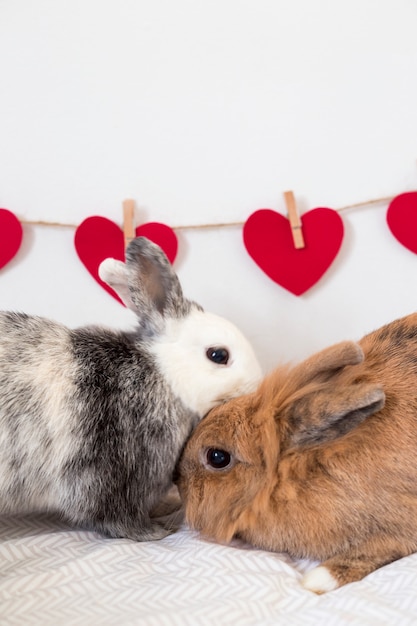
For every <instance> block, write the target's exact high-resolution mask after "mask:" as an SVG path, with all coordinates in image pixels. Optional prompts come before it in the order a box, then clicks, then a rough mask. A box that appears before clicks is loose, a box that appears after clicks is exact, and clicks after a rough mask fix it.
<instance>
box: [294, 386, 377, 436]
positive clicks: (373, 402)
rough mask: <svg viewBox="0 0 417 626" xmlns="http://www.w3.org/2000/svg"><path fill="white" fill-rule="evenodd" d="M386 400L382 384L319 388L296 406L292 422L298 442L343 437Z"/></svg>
mask: <svg viewBox="0 0 417 626" xmlns="http://www.w3.org/2000/svg"><path fill="white" fill-rule="evenodd" d="M384 403H385V394H384V392H383V390H382V388H381V387H380V386H377V385H371V384H356V385H349V386H347V387H344V386H341V387H340V389H338V388H337V387H335V388H334V389H331V390H329V391H328V390H323V389H322V390H318V391H316V392H313V393H311V394H307V395H306V396H304V397H302V398H300V399H299V400H298V401H296V402H295V403H294V405H293V406H292V409H291V412H290V414H289V416H288V423H289V426H290V428H291V430H292V435H291V437H290V438H291V442H292V444H294V445H306V444H310V445H312V444H317V443H323V442H325V441H331V440H333V439H337V438H338V437H342V436H343V435H345V434H346V433H348V432H349V431H350V430H352V429H353V428H355V427H356V426H358V425H359V424H360V423H361V422H363V420H364V419H365V418H366V417H368V416H369V415H372V414H373V413H376V412H377V411H379V410H380V409H381V408H382V407H383V406H384Z"/></svg>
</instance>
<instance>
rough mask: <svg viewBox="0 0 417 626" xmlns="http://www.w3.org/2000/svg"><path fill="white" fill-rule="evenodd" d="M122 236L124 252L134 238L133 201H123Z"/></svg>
mask: <svg viewBox="0 0 417 626" xmlns="http://www.w3.org/2000/svg"><path fill="white" fill-rule="evenodd" d="M123 234H124V240H125V250H126V248H127V246H128V245H129V243H130V242H131V241H132V239H134V238H135V237H136V232H135V203H134V201H133V200H124V201H123Z"/></svg>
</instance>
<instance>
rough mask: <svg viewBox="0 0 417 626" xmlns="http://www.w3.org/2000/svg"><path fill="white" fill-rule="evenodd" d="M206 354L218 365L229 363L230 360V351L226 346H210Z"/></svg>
mask: <svg viewBox="0 0 417 626" xmlns="http://www.w3.org/2000/svg"><path fill="white" fill-rule="evenodd" d="M206 356H207V358H208V359H209V360H210V361H213V363H217V365H227V363H228V361H229V351H228V350H227V349H226V348H208V349H207V350H206Z"/></svg>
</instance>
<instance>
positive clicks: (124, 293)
mask: <svg viewBox="0 0 417 626" xmlns="http://www.w3.org/2000/svg"><path fill="white" fill-rule="evenodd" d="M98 275H99V276H100V278H101V280H102V281H103V282H105V283H106V284H107V285H109V287H111V288H112V289H113V290H114V291H115V292H116V293H117V295H118V296H119V298H120V299H121V301H122V302H123V304H125V305H126V306H127V308H128V309H131V310H132V311H135V313H139V311H138V310H137V308H136V306H135V305H134V303H133V301H132V298H131V296H130V289H129V285H128V282H127V270H126V266H125V264H124V263H123V262H122V261H117V260H116V259H105V260H104V261H102V262H101V263H100V266H99V268H98Z"/></svg>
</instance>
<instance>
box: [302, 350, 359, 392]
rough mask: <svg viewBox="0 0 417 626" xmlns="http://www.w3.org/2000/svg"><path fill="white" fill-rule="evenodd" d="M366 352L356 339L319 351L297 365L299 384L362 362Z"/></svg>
mask: <svg viewBox="0 0 417 626" xmlns="http://www.w3.org/2000/svg"><path fill="white" fill-rule="evenodd" d="M363 359H364V354H363V351H362V348H361V347H360V345H359V344H357V343H355V342H354V341H342V342H341V343H337V344H335V345H334V346H330V347H329V348H325V349H324V350H322V351H321V352H317V354H314V355H313V356H311V357H309V358H308V359H306V360H305V361H303V362H302V363H300V365H298V366H297V367H296V372H297V379H298V383H299V385H301V384H306V383H309V382H311V381H313V380H314V379H316V378H317V377H318V376H320V375H321V374H326V373H332V372H333V371H334V370H337V369H340V368H341V367H345V366H346V365H357V364H358V363H362V361H363Z"/></svg>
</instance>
